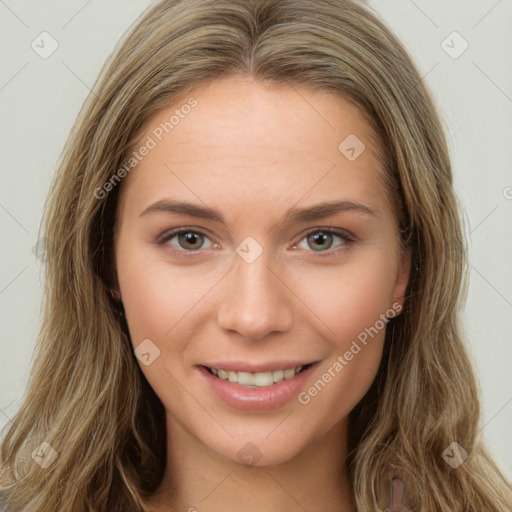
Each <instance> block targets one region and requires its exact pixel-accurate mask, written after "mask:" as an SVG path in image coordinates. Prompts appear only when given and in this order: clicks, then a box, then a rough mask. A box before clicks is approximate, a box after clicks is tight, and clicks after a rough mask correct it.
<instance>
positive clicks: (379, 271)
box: [294, 253, 396, 352]
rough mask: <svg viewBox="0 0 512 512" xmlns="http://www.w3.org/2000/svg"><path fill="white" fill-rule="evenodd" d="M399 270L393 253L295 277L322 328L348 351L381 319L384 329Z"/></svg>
mask: <svg viewBox="0 0 512 512" xmlns="http://www.w3.org/2000/svg"><path fill="white" fill-rule="evenodd" d="M395 269H396V267H395V260H394V258H393V257H392V256H391V255H389V256H387V257H386V256H385V255H383V254H382V253H381V254H380V255H379V254H375V255H370V256H369V257H368V256H364V257H363V256H361V258H359V259H358V258H357V257H355V258H353V260H352V261H351V262H350V263H349V264H347V265H340V266H339V267H331V268H321V267H317V268H316V269H315V268H310V269H308V272H303V273H302V274H300V277H299V278H298V279H296V280H295V283H294V284H295V290H296V291H297V295H298V296H299V297H300V298H301V299H302V301H303V302H304V303H305V304H306V305H308V306H309V309H310V312H309V314H308V317H309V318H310V319H311V321H312V322H315V324H316V325H317V328H318V330H319V331H320V332H321V333H322V335H323V336H324V337H325V338H326V339H327V340H329V342H330V344H331V345H334V346H335V347H336V348H338V349H339V350H340V351H343V352H344V351H345V350H348V346H350V343H351V341H352V340H354V339H356V338H357V337H358V335H359V334H360V333H364V332H365V329H368V328H372V327H373V326H374V325H375V324H376V323H377V322H378V325H377V327H378V328H379V330H382V327H383V326H382V325H381V324H382V320H381V316H382V315H386V312H387V311H388V310H389V309H390V308H391V307H392V302H393V301H392V298H393V292H394V284H395V279H396V270H395ZM311 311H312V312H313V313H314V315H312V314H311Z"/></svg>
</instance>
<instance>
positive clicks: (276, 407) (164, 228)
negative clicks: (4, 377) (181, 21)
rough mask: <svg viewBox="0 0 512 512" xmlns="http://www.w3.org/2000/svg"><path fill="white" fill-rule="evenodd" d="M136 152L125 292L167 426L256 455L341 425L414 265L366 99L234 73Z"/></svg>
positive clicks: (233, 453)
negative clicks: (401, 238)
mask: <svg viewBox="0 0 512 512" xmlns="http://www.w3.org/2000/svg"><path fill="white" fill-rule="evenodd" d="M172 116H173V117H172ZM142 147H146V150H144V149H142ZM136 149H137V150H138V157H137V160H138V164H137V165H136V167H135V168H134V169H133V170H131V171H130V173H129V175H128V176H127V177H126V178H125V180H126V182H125V183H124V184H123V191H122V194H121V197H120V203H119V207H118V212H117V214H118V224H117V231H116V238H115V249H116V266H117V273H118V280H119V292H120V297H121V300H122V302H123V304H124V309H125V313H126V318H127V322H128V327H129V331H130V336H131V340H132V343H133V346H134V349H136V355H137V357H138V360H139V364H140V367H141V369H142V371H143V373H144V375H145V376H146V378H147V380H148V382H149V383H150V385H151V386H152V388H153V389H154V390H155V392H156V394H157V395H158V397H159V398H160V400H161V401H162V403H163V405H164V407H165V409H166V411H167V421H168V425H170V426H171V427H172V428H173V429H174V430H176V431H179V432H181V433H182V435H183V436H184V438H188V439H190V440H191V441H190V442H194V443H196V445H198V446H202V447H203V448H204V449H205V451H206V452H211V451H213V452H215V453H216V454H217V455H221V456H224V457H227V458H230V459H233V460H235V461H241V462H247V461H249V463H254V464H258V465H265V464H274V463H279V462H284V461H287V460H291V459H292V458H293V457H294V456H296V455H297V454H299V453H301V452H302V451H304V450H305V449H306V448H307V447H308V446H311V445H312V443H314V442H316V441H319V440H321V439H322V438H324V437H325V436H326V435H328V434H329V433H332V432H336V433H340V432H343V429H344V428H345V427H346V421H347V416H348V414H349V413H350V411H351V410H352V409H353V408H354V406H355V405H356V404H357V403H358V402H359V401H360V400H361V398H362V397H363V395H364V394H365V392H366V391H367V390H368V388H369V386H370V384H371V382H372V380H373V379H374V376H375V374H376V372H377V369H378V366H379V362H380V359H381V354H382V348H383V342H384V334H385V328H386V322H385V320H386V317H392V316H396V315H397V314H398V313H399V311H400V309H401V304H402V303H403V296H404V291H405V287H406V284H407V278H408V272H409V257H408V255H407V254H406V255H405V256H404V257H402V256H400V253H399V246H398V240H397V235H396V225H395V220H394V216H393V214H392V208H391V204H390V201H389V198H387V197H386V194H385V191H384V188H383V185H382V181H381V180H382V177H381V175H380V172H381V165H382V163H381V162H380V161H379V159H378V156H377V151H376V148H375V146H374V145H373V144H372V140H371V137H370V128H369V126H368V124H367V122H366V121H365V119H364V118H363V116H362V115H361V114H360V112H359V111H358V109H357V108H355V107H354V106H353V105H352V104H351V103H349V102H347V101H345V100H343V99H341V98H339V97H337V96H334V95H331V94H321V93H314V92H311V91H310V90H308V89H304V88H300V87H292V86H286V85H285V86H279V87H273V88H268V86H265V85H263V84H262V83H260V82H257V81H252V80H251V79H249V78H222V79H220V80H216V81H214V82H212V83H211V84H210V85H209V86H206V87H204V86H201V87H198V88H196V89H195V90H194V91H192V92H191V93H190V94H189V95H187V96H184V97H183V99H182V100H180V101H179V102H177V103H175V104H173V105H171V106H169V107H168V108H166V109H165V110H162V111H161V112H160V113H159V114H158V115H157V116H155V118H154V119H153V120H152V121H151V123H150V124H149V125H148V128H147V130H146V132H145V133H144V134H143V136H142V137H141V138H140V140H139V144H138V145H136ZM171 230H181V234H180V233H171ZM308 365H311V366H308ZM300 367H302V371H300V372H299V370H300ZM211 370H213V372H212V371H211ZM297 372H298V373H297ZM215 373H216V375H215ZM226 379H227V380H226ZM252 386H254V387H252Z"/></svg>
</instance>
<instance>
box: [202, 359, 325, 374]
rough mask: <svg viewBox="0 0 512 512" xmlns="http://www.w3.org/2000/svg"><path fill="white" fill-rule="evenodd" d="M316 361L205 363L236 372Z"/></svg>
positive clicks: (273, 369) (270, 368)
mask: <svg viewBox="0 0 512 512" xmlns="http://www.w3.org/2000/svg"><path fill="white" fill-rule="evenodd" d="M313 363H316V361H311V360H309V361H304V360H302V361H299V360H295V361H270V362H268V363H260V364H254V363H246V362H243V361H216V362H214V363H208V364H204V365H202V366H206V367H208V368H215V369H217V370H227V371H230V370H231V371H235V372H249V373H258V372H273V371H275V370H286V369H288V368H296V367H297V366H306V365H307V364H313Z"/></svg>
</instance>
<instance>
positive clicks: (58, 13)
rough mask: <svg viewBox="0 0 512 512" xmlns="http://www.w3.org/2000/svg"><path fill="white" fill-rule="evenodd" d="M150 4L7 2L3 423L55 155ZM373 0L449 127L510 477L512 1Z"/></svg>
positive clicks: (485, 383) (467, 323) (34, 325)
mask: <svg viewBox="0 0 512 512" xmlns="http://www.w3.org/2000/svg"><path fill="white" fill-rule="evenodd" d="M240 1H243V0H240ZM152 3H154V2H150V1H149V0H122V1H121V0H115V1H114V0H89V1H87V0H65V1H64V0H59V1H55V0H52V1H49V0H47V1H45V2H40V1H36V0H33V1H21V0H0V41H1V44H0V112H1V117H0V130H1V131H0V146H1V162H0V233H1V237H2V241H1V259H0V263H1V265H0V329H1V331H0V333H1V336H0V427H2V426H3V425H5V424H7V423H8V422H9V419H10V418H12V417H13V415H14V413H15V411H16V410H17V408H18V407H19V400H20V398H21V396H22V393H23V391H24V389H25V386H26V384H27V382H28V377H29V371H30V367H31V360H32V351H33V348H34V343H35V340H36V336H37V333H38V329H39V322H40V306H41V299H42V296H41V290H42V288H41V285H42V265H43V264H42V262H41V260H40V259H38V258H37V256H36V254H35V251H34V246H35V245H36V243H37V237H38V229H39V223H40V220H41V214H42V211H43V206H44V202H45V199H46V195H47V193H48V190H49V187H50V183H51V179H52V177H53V174H54V172H55V169H56V161H57V158H58V155H59V153H60V151H61V150H62V146H63V144H64V142H65V139H66V137H67V135H68V132H69V130H70V128H71V125H72V123H73V120H74V118H75V116H76V114H77V113H78V110H79V108H80V106H81V104H82V102H83V100H84V99H85V97H86V95H87V94H88V93H89V89H90V88H91V87H92V85H93V83H94V81H95V79H96V76H97V74H98V72H99V71H100V68H101V66H102V65H103V63H104V61H105V59H106V58H107V56H108V55H109V54H110V52H111V50H112V49H113V47H114V44H115V43H116V41H117V40H118V39H119V38H120V37H121V36H122V34H123V33H124V32H125V30H126V29H127V28H128V27H129V26H130V25H131V24H132V23H133V21H134V20H135V19H136V17H137V16H138V15H139V14H140V13H141V12H142V11H143V10H144V9H146V8H147V7H148V6H149V5H152ZM368 5H369V6H370V7H371V8H372V9H374V10H375V11H376V12H377V13H378V14H379V15H380V16H381V18H382V19H383V20H384V21H385V22H386V23H387V24H388V25H389V26H390V27H391V29H392V30H393V31H394V32H395V34H397V35H398V37H399V38H400V39H401V41H402V42H403V44H404V45H405V47H406V48H407V50H408V51H409V53H410V54H411V56H412V58H413V60H414V61H415V62H416V64H417V66H418V68H419V70H420V73H421V75H422V77H423V80H424V82H425V83H426V85H427V86H428V88H429V89H430V90H431V92H432V95H433V97H434V100H435V101H436V103H437V106H438V109H439V111H440V114H441V117H442V119H443V123H444V125H445V128H446V133H447V136H448V141H449V144H450V150H451V155H452V162H453V170H454V177H455V187H456V192H457V195H458V197H459V199H460V202H461V207H462V208H463V210H464V212H465V215H466V216H467V219H468V231H469V255H470V260H471V265H472V268H471V274H470V286H469V291H468V300H467V306H466V309H465V313H464V328H465V335H466V339H467V345H468V349H469V351H470V354H471V357H472V359H473V361H474V364H475V366H476V368H477V371H478V379H479V383H480V387H481V393H482V400H483V415H482V424H481V427H482V434H483V436H484V437H485V439H486V440H487V442H488V444H489V446H490V448H491V450H492V452H493V453H494V454H495V455H496V457H497V458H498V460H499V461H500V463H501V465H502V467H503V469H504V470H505V472H506V473H507V475H508V476H509V478H512V429H511V428H510V425H511V423H512V376H511V368H512V291H511V288H512V266H511V264H510V262H511V261H512V260H511V253H512V250H511V249H512V247H511V245H512V229H511V224H512V223H511V220H512V172H511V169H512V148H511V145H512V68H511V65H510V63H511V62H512V59H511V57H512V35H511V34H512V32H511V30H510V28H511V27H512V0H478V1H476V0H473V1H468V0H449V1H447V0H428V1H427V0H414V1H413V0H373V1H369V2H368ZM43 32H47V33H48V34H49V36H48V35H42V36H41V33H43ZM41 37H44V38H46V39H45V44H44V49H43V48H42V46H43V44H42V43H41V42H40V41H41ZM38 41H39V43H38ZM54 41H55V42H56V43H55V42H54ZM37 44H39V47H38V46H37ZM52 44H53V45H54V46H55V44H58V47H56V49H55V51H53V53H52V54H51V55H44V51H46V52H49V51H50V50H52V49H53V48H52ZM41 53H43V55H41ZM43 56H44V57H46V58H43ZM56 357H58V354H56ZM418 406H421V397H418Z"/></svg>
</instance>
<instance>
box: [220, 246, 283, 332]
mask: <svg viewBox="0 0 512 512" xmlns="http://www.w3.org/2000/svg"><path fill="white" fill-rule="evenodd" d="M258 245H259V244H258ZM258 253H259V254H258ZM233 265H234V268H233V270H232V272H229V274H228V276H226V277H227V280H226V285H225V289H224V291H225V293H223V299H222V303H221V306H220V309H219V316H218V322H219V324H220V325H221V327H223V328H224V329H227V330H235V331H238V332H239V333H240V334H241V335H242V336H244V337H246V338H251V339H256V340H257V339H261V338H264V337H265V336H267V335H268V334H269V333H270V332H272V331H286V330H288V329H289V328H290V327H291V325H292V322H293V316H292V311H291V304H290V297H289V296H288V294H287V293H286V286H284V284H283V283H282V282H281V281H280V279H279V278H278V277H277V276H276V275H275V274H276V273H278V272H276V270H271V269H270V268H269V267H272V266H274V267H275V266H276V265H275V262H274V259H273V258H272V254H271V253H270V252H269V251H265V250H262V248H261V249H258V247H256V246H255V244H254V243H252V245H251V241H250V240H249V241H248V244H244V242H243V243H241V244H240V245H239V246H238V248H237V254H236V255H235V260H234V263H233Z"/></svg>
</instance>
